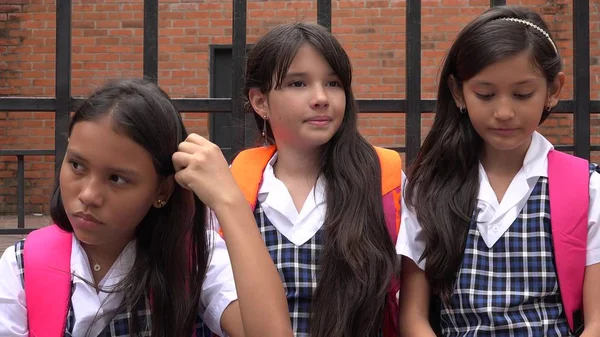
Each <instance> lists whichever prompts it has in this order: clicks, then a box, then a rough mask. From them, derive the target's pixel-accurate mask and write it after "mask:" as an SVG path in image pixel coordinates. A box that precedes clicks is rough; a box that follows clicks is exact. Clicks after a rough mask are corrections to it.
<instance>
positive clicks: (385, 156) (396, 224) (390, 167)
mask: <svg viewBox="0 0 600 337" xmlns="http://www.w3.org/2000/svg"><path fill="white" fill-rule="evenodd" d="M375 151H376V152H377V156H378V157H379V164H380V166H381V195H382V196H383V209H384V212H385V218H386V222H387V224H388V230H389V232H390V236H391V237H392V240H393V242H394V244H395V243H396V239H397V238H398V230H399V229H400V200H401V199H400V197H401V193H402V158H400V154H399V153H398V152H396V151H394V150H388V149H384V148H381V147H375ZM392 225H393V227H392Z"/></svg>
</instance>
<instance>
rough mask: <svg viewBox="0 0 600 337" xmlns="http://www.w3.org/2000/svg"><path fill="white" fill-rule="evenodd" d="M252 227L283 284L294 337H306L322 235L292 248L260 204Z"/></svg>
mask: <svg viewBox="0 0 600 337" xmlns="http://www.w3.org/2000/svg"><path fill="white" fill-rule="evenodd" d="M254 216H255V218H256V223H257V224H258V227H259V230H260V233H261V234H262V236H263V239H264V240H265V244H266V246H267V249H268V251H269V254H270V255H271V258H272V259H273V263H275V266H276V267H277V270H278V271H279V275H280V276H281V279H282V280H283V288H284V290H285V293H286V297H287V302H288V309H289V311H290V320H291V321H292V328H293V330H294V335H295V336H296V337H309V336H310V334H309V331H310V327H309V322H310V306H311V299H312V294H313V291H314V290H315V288H316V287H317V271H318V266H319V255H320V252H321V248H322V244H323V234H322V231H321V230H319V231H318V232H317V233H316V234H315V236H313V237H312V238H311V239H310V240H308V241H307V242H306V243H304V244H303V245H301V246H296V245H295V244H293V243H292V242H290V241H289V240H288V239H287V238H286V237H285V236H283V235H282V234H281V233H280V232H279V231H278V230H277V228H275V227H274V226H273V224H272V223H271V222H270V221H269V219H268V218H267V217H266V216H265V214H264V213H263V209H262V207H261V205H260V203H257V205H256V208H255V210H254Z"/></svg>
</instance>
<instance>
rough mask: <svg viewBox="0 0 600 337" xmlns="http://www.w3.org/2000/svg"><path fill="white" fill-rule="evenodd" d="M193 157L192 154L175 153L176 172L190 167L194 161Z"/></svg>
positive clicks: (174, 165) (174, 164)
mask: <svg viewBox="0 0 600 337" xmlns="http://www.w3.org/2000/svg"><path fill="white" fill-rule="evenodd" d="M192 157H193V155H192V154H190V153H186V152H182V151H178V152H175V153H173V157H172V160H173V168H175V172H179V171H181V170H183V169H184V168H186V167H188V166H189V165H190V163H191V161H192Z"/></svg>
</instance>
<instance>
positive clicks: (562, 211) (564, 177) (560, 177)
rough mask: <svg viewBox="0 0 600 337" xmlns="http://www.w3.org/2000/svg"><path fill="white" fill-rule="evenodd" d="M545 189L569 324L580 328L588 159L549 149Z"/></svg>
mask: <svg viewBox="0 0 600 337" xmlns="http://www.w3.org/2000/svg"><path fill="white" fill-rule="evenodd" d="M548 192H549V197H550V221H551V224H552V240H553V242H554V259H555V261H556V274H557V277H558V284H559V288H560V293H561V297H562V302H563V305H564V308H565V314H566V316H567V321H568V323H569V328H570V329H571V331H572V332H575V331H576V330H578V329H579V328H580V325H582V324H583V320H581V322H576V320H580V319H578V318H582V317H583V316H582V308H583V280H584V275H585V267H586V264H585V263H586V262H585V261H586V250H587V249H586V247H587V236H588V235H587V234H588V233H587V224H588V208H589V163H588V162H587V161H586V160H584V159H581V158H578V157H575V156H571V155H568V154H565V153H562V152H559V151H554V150H552V151H550V153H548Z"/></svg>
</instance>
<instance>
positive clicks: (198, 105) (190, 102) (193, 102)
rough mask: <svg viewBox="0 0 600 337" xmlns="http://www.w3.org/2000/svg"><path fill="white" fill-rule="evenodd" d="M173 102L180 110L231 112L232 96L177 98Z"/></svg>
mask: <svg viewBox="0 0 600 337" xmlns="http://www.w3.org/2000/svg"><path fill="white" fill-rule="evenodd" d="M172 102H173V105H175V107H176V108H177V110H179V111H180V112H227V113H230V112H231V99H230V98H211V99H196V98H189V99H188V98H177V99H173V100H172Z"/></svg>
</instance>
